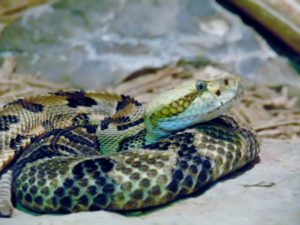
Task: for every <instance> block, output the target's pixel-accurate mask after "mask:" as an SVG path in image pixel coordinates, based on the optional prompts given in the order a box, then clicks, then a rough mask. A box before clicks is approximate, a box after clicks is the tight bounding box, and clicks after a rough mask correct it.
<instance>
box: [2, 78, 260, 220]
mask: <svg viewBox="0 0 300 225" xmlns="http://www.w3.org/2000/svg"><path fill="white" fill-rule="evenodd" d="M239 94H240V83H239V79H238V77H237V76H235V75H230V74H225V75H223V76H220V77H218V78H214V79H211V80H201V81H192V82H188V83H186V84H184V85H182V86H180V87H176V88H174V89H172V90H169V91H167V92H165V93H162V94H161V95H159V96H157V97H156V98H155V99H153V100H152V101H151V102H149V103H148V104H146V105H145V106H143V105H142V104H141V103H139V102H137V101H136V100H134V99H133V98H131V97H128V96H125V95H121V96H119V95H115V94H110V93H105V92H83V91H72V92H67V91H61V92H56V93H51V94H49V95H45V96H37V97H29V98H25V99H19V100H16V101H14V102H12V103H10V104H8V105H6V106H5V107H4V108H3V109H2V110H1V111H0V135H1V136H0V149H1V150H0V170H2V172H3V171H6V170H9V171H12V193H13V196H14V199H15V201H16V202H18V203H20V204H21V205H22V206H23V207H25V208H27V209H29V210H32V211H37V212H42V213H70V212H78V211H87V210H100V209H105V210H111V211H127V210H139V209H143V208H148V207H153V206H158V205H162V204H165V203H168V202H170V201H173V200H175V199H177V198H180V197H184V196H188V195H190V194H191V193H194V192H196V191H198V190H200V189H201V188H202V187H203V186H204V185H206V184H208V183H210V182H212V181H215V180H217V179H218V178H220V177H222V176H225V175H227V174H229V173H231V172H233V171H235V170H237V169H239V168H241V167H243V166H244V165H245V164H247V163H248V162H250V161H251V160H253V159H254V158H255V157H256V156H257V154H258V153H259V142H258V140H257V136H256V135H255V133H254V132H253V131H252V130H251V129H249V128H246V127H245V126H244V125H241V124H240V123H238V122H236V121H235V119H233V118H231V117H229V116H224V115H223V116H222V115H221V114H222V113H223V112H225V111H226V110H227V109H228V108H229V107H231V106H232V104H233V102H234V100H235V99H236V98H237V97H238V96H239ZM1 191H2V190H1ZM1 191H0V203H1ZM2 202H4V201H3V199H2ZM4 205H5V204H4ZM1 207H2V209H1ZM5 207H8V206H3V205H2V206H1V205H0V212H1V213H2V215H5V212H7V209H5ZM5 210H6V211H5ZM10 213H11V212H9V213H7V214H6V216H9V215H10Z"/></svg>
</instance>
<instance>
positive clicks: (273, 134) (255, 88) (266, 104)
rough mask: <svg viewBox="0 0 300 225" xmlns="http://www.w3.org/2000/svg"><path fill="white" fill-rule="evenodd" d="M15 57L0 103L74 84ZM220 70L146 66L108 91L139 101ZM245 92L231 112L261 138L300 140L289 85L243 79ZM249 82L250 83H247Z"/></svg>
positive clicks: (3, 73)
mask: <svg viewBox="0 0 300 225" xmlns="http://www.w3.org/2000/svg"><path fill="white" fill-rule="evenodd" d="M15 69H16V61H15V59H14V58H6V59H5V61H4V63H3V66H2V68H1V69H0V103H1V105H4V104H5V103H7V102H9V101H11V100H13V99H16V98H19V97H24V96H28V95H37V94H43V93H46V92H49V91H56V90H62V89H71V88H74V87H72V86H71V85H69V84H57V83H53V82H49V81H45V80H43V79H41V77H40V76H39V75H38V74H37V75H23V74H16V73H15ZM222 72H224V71H221V70H219V69H217V68H215V67H212V66H205V67H200V68H196V67H195V66H193V65H192V64H188V63H185V64H182V63H177V64H174V65H168V66H165V67H162V68H158V69H155V68H153V69H152V68H148V69H144V70H140V71H136V72H134V73H133V74H131V75H129V76H127V78H126V79H125V80H123V81H122V82H121V83H120V84H118V85H116V86H114V87H109V88H108V90H109V91H115V92H117V93H126V94H129V95H132V96H135V97H136V98H137V99H138V100H139V101H141V102H147V101H149V100H150V99H151V98H152V97H153V95H154V94H157V93H159V92H161V91H164V90H166V89H169V88H172V87H174V86H176V85H179V84H181V83H182V82H184V81H186V80H189V79H203V78H205V77H209V76H214V75H216V74H218V73H222ZM242 83H244V84H247V85H244V86H245V91H244V92H245V93H244V96H243V97H242V99H241V102H240V104H238V105H237V106H235V107H234V108H233V109H232V110H231V111H230V114H232V115H234V116H235V117H236V118H238V119H239V120H241V121H243V122H245V123H247V124H249V125H250V126H252V127H253V128H254V129H255V130H256V131H257V133H258V135H259V136H260V137H261V138H267V139H276V140H279V139H281V140H290V141H293V142H300V104H299V98H298V97H297V96H289V94H288V90H289V87H288V86H279V87H276V88H274V87H268V86H266V85H263V84H253V83H252V84H251V81H247V80H244V79H242ZM249 83H250V85H249Z"/></svg>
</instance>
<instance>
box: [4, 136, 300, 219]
mask: <svg viewBox="0 0 300 225" xmlns="http://www.w3.org/2000/svg"><path fill="white" fill-rule="evenodd" d="M299 144H300V143H290V142H287V141H278V142H274V141H272V142H270V141H264V142H263V143H262V151H261V153H260V161H259V162H257V163H256V164H255V165H254V166H253V168H248V169H246V170H244V171H242V172H241V173H239V174H238V175H236V176H235V177H230V178H227V179H223V180H222V181H220V182H217V183H216V184H215V185H212V186H210V187H209V188H208V189H207V190H206V191H205V192H203V193H202V194H199V195H197V196H195V197H190V198H186V199H183V200H180V201H177V202H175V203H173V204H169V205H167V206H165V207H162V208H159V209H156V210H154V211H151V212H148V213H144V214H142V215H139V216H134V215H131V216H124V215H120V214H117V213H110V212H105V211H99V212H83V213H75V214H70V215H63V216H51V215H43V216H32V215H29V214H26V213H23V212H21V211H18V210H15V212H14V215H13V217H12V218H10V219H0V224H1V225H19V224H20V225H21V224H22V225H68V224H70V225H71V224H72V225H77V224H106V223H108V224H115V225H117V224H139V225H140V224H143V225H146V224H174V225H175V224H180V225H183V224H201V225H205V224H215V225H216V224H222V225H226V224H228V225H229V224H230V225H235V224H239V225H240V224H243V225H247V224H249V225H250V224H251V225H253V224H255V225H260V224H262V225H265V224H273V225H277V224H278V225H281V224H289V225H296V224H299V221H300V164H299V161H300V154H299V150H300V148H299Z"/></svg>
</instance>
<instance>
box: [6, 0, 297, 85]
mask: <svg viewBox="0 0 300 225" xmlns="http://www.w3.org/2000/svg"><path fill="white" fill-rule="evenodd" d="M5 55H14V56H16V57H17V59H18V72H20V73H36V72H38V71H40V72H41V73H42V75H44V76H46V78H47V79H50V80H53V81H58V82H59V81H68V82H71V83H72V84H74V85H76V86H78V87H85V88H97V89H99V88H103V87H106V86H107V85H108V84H111V83H113V82H117V81H118V80H120V79H121V78H122V77H124V76H125V75H126V74H128V73H130V72H133V71H135V70H137V69H140V68H143V67H146V66H148V67H149V66H150V67H158V66H162V65H165V64H167V63H171V62H175V61H177V60H179V59H182V58H193V57H196V56H203V57H206V58H208V59H210V60H212V61H215V62H217V63H218V64H220V65H221V66H223V67H224V68H225V69H227V70H229V71H231V72H235V73H238V74H241V75H244V76H248V77H250V78H255V79H256V80H259V81H267V82H276V83H281V82H284V83H297V82H298V84H299V83H300V82H299V79H298V81H297V79H296V78H295V77H296V75H295V74H296V72H295V71H294V70H293V69H291V68H290V66H289V65H288V62H287V60H286V59H284V58H280V57H278V56H277V55H276V54H275V53H274V52H273V50H271V49H270V48H269V46H268V45H267V44H266V43H265V41H264V40H262V39H261V38H260V37H259V36H257V34H256V33H255V32H254V31H253V30H252V29H251V28H249V27H247V26H245V25H244V24H243V23H242V22H241V21H240V19H239V18H238V17H236V16H233V15H232V14H231V13H229V12H227V11H226V10H225V9H223V8H222V7H221V6H219V5H217V3H216V2H215V1H209V0H189V1H186V0H142V1H134V0H102V1H78V0H60V1H59V2H57V3H56V4H54V5H47V4H46V5H42V6H38V7H35V8H33V9H31V10H29V11H28V12H26V13H25V14H24V15H23V17H22V18H21V19H20V20H18V21H16V22H14V23H13V24H11V25H9V26H8V27H7V28H6V29H5V30H4V31H3V34H2V36H1V37H0V57H4V56H5Z"/></svg>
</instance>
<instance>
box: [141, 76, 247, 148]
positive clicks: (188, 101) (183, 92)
mask: <svg viewBox="0 0 300 225" xmlns="http://www.w3.org/2000/svg"><path fill="white" fill-rule="evenodd" d="M241 92H242V91H241V84H240V79H239V77H238V76H237V75H233V74H228V73H224V74H221V75H218V76H217V77H212V78H209V79H206V80H193V81H189V82H187V83H185V84H182V85H181V86H178V87H175V88H173V89H171V90H169V91H166V92H164V93H161V94H159V95H158V96H156V97H155V98H154V99H152V100H151V101H150V102H149V103H148V104H147V105H146V109H145V114H144V120H145V125H146V129H147V135H146V143H149V144H150V143H152V142H155V141H157V140H158V139H161V138H163V137H166V136H168V135H170V134H171V133H173V132H175V131H178V130H181V129H185V128H187V127H190V126H193V125H195V124H198V123H202V122H206V121H209V120H212V119H214V118H216V117H218V116H219V115H221V114H222V113H224V112H226V111H227V110H228V109H229V108H230V107H231V106H233V104H234V103H235V102H236V100H237V99H238V97H239V96H240V95H241Z"/></svg>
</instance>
